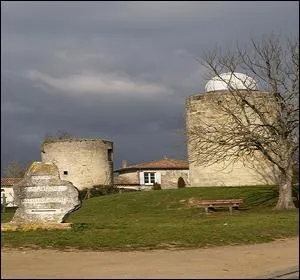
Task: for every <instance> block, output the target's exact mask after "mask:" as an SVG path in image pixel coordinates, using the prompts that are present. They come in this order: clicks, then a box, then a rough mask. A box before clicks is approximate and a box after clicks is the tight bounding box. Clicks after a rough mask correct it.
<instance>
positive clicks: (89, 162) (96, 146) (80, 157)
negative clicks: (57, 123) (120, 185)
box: [41, 139, 113, 190]
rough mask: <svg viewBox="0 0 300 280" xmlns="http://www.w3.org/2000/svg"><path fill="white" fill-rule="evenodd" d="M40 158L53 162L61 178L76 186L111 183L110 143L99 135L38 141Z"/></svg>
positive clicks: (87, 186)
mask: <svg viewBox="0 0 300 280" xmlns="http://www.w3.org/2000/svg"><path fill="white" fill-rule="evenodd" d="M41 156H42V161H43V162H53V163H54V164H55V165H56V166H57V167H58V170H59V174H60V177H61V179H62V180H67V181H70V182H72V183H73V184H74V186H75V187H77V188H78V189H79V190H81V189H83V188H91V187H93V186H94V185H110V184H112V183H113V143H112V142H110V141H106V140H101V139H64V140H54V141H53V140H51V141H48V142H47V141H46V142H44V143H43V144H42V151H41Z"/></svg>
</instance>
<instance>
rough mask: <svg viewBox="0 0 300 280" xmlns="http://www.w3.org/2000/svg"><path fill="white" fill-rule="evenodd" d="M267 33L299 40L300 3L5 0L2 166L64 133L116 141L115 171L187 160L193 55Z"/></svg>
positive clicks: (197, 88) (195, 85) (196, 86)
mask: <svg viewBox="0 0 300 280" xmlns="http://www.w3.org/2000/svg"><path fill="white" fill-rule="evenodd" d="M270 33H276V34H278V35H281V36H293V35H294V36H295V35H298V33H299V2H298V1H271V2H269V1H266V2H263V1H262V2H256V1H253V2H244V1H240V2H233V1H232V2H231V1H222V2H205V1H204V2H188V1H182V2H181V1H178V2H159V1H157V2H150V1H149V2H147V1H145V2H130V1H128V2H126V1H124V2H117V1H116V2H101V1H95V2H88V1H79V2H75V1H71V2H64V1H62V2H60V1H57V2H44V1H37V2H26V1H22V2H17V1H13V2H6V1H1V164H3V163H7V162H10V161H15V160H17V161H20V162H22V163H24V164H28V163H31V162H32V161H40V146H41V143H42V141H43V139H44V136H45V134H46V133H56V132H57V131H58V130H62V131H67V132H69V133H71V134H72V135H74V136H77V137H81V138H101V139H107V140H111V141H113V142H114V165H115V168H118V167H119V165H120V161H121V160H122V159H126V160H128V161H129V164H135V163H139V162H142V161H151V160H156V159H160V158H162V157H163V156H164V155H166V156H168V157H174V158H178V159H184V158H185V157H186V147H185V142H184V103H185V99H186V98H187V97H188V96H190V95H193V94H196V93H198V92H201V91H203V90H204V85H205V83H206V80H205V78H204V77H205V71H204V69H203V67H202V66H201V65H200V64H199V63H198V62H197V61H196V59H195V57H198V56H201V54H202V53H203V52H205V51H207V50H209V49H211V48H213V47H215V46H216V45H218V46H221V47H224V48H227V47H230V46H232V45H233V44H234V43H235V42H236V41H239V42H241V43H247V42H248V41H247V40H248V39H249V38H250V37H254V38H257V37H261V36H262V35H268V34H270Z"/></svg>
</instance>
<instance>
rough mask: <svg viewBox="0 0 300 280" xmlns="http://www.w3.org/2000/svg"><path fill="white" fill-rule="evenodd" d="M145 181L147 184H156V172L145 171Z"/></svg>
mask: <svg viewBox="0 0 300 280" xmlns="http://www.w3.org/2000/svg"><path fill="white" fill-rule="evenodd" d="M144 182H145V184H154V183H155V172H144Z"/></svg>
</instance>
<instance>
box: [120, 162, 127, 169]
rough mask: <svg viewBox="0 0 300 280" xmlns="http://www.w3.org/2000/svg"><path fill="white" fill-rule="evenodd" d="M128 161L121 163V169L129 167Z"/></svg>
mask: <svg viewBox="0 0 300 280" xmlns="http://www.w3.org/2000/svg"><path fill="white" fill-rule="evenodd" d="M127 163H128V162H127V160H122V161H121V168H126V167H127Z"/></svg>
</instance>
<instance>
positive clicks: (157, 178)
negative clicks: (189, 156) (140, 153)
mask: <svg viewBox="0 0 300 280" xmlns="http://www.w3.org/2000/svg"><path fill="white" fill-rule="evenodd" d="M114 172H115V173H117V174H118V175H117V176H116V177H115V179H114V185H116V186H119V187H125V188H126V186H127V188H135V189H151V188H152V186H153V185H154V183H157V184H160V186H161V188H162V189H174V188H177V187H178V180H179V178H180V177H181V178H182V179H183V180H184V183H185V186H188V185H189V164H188V162H187V161H186V160H179V159H173V158H167V157H164V158H163V159H159V160H155V161H151V162H143V163H140V164H135V165H128V163H127V161H122V164H121V168H120V169H117V170H115V171H114Z"/></svg>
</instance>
